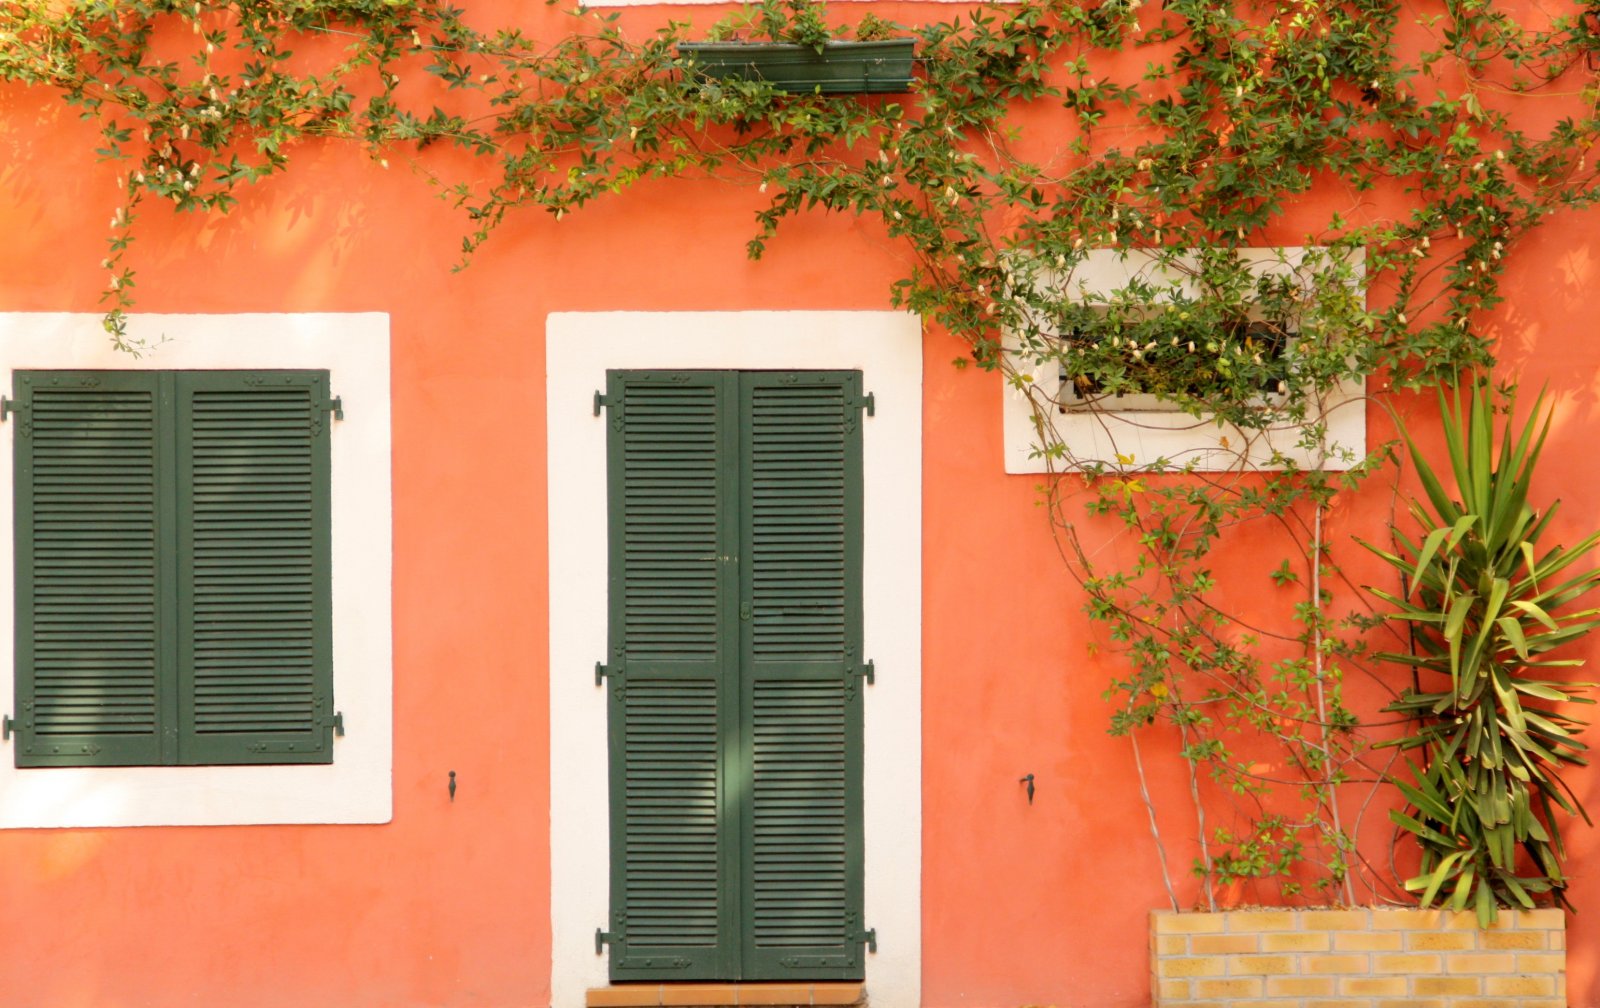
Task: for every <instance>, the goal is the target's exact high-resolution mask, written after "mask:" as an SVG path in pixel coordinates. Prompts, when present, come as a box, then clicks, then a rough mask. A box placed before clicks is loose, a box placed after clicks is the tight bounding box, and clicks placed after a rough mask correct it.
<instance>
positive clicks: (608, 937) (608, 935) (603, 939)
mask: <svg viewBox="0 0 1600 1008" xmlns="http://www.w3.org/2000/svg"><path fill="white" fill-rule="evenodd" d="M619 941H622V930H621V929H620V928H619V929H618V930H616V931H603V930H601V929H600V928H595V929H594V954H595V955H599V954H600V953H601V952H604V951H605V947H606V946H607V945H615V944H616V943H617V942H619Z"/></svg>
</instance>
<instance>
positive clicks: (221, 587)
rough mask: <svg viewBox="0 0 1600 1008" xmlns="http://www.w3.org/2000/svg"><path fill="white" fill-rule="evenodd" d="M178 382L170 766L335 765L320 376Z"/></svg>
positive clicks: (324, 384)
mask: <svg viewBox="0 0 1600 1008" xmlns="http://www.w3.org/2000/svg"><path fill="white" fill-rule="evenodd" d="M173 380H174V385H175V395H174V407H173V428H174V434H175V436H174V442H175V448H176V450H175V453H174V454H175V457H176V460H177V465H176V474H175V479H174V487H173V493H174V499H175V501H176V514H177V523H176V524H177V529H178V545H177V548H176V550H175V557H176V572H175V578H174V585H175V592H174V597H175V603H176V604H175V606H174V612H175V614H176V616H177V619H178V632H177V639H178V648H179V650H178V655H177V661H176V674H175V687H176V695H177V697H178V711H177V721H176V725H177V734H178V738H179V757H178V762H179V763H181V764H184V765H198V766H215V765H228V764H293V763H331V762H333V710H334V708H333V658H332V655H333V630H332V610H333V602H332V536H331V513H330V499H329V498H330V493H329V490H330V488H329V468H330V461H329V447H330V441H329V430H328V426H329V425H328V422H327V410H328V402H329V392H328V388H329V382H328V372H327V371H276V370H274V371H185V372H177V373H176V374H174V375H173ZM230 484H232V485H231V487H230ZM290 617H294V618H292V619H291V618H290Z"/></svg>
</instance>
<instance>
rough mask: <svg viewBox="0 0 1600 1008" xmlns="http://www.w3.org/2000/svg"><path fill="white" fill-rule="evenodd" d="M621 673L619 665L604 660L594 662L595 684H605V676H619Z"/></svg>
mask: <svg viewBox="0 0 1600 1008" xmlns="http://www.w3.org/2000/svg"><path fill="white" fill-rule="evenodd" d="M621 674H622V666H621V665H607V664H606V663H605V662H595V663H594V684H595V685H596V686H603V685H605V679H606V676H620V675H621Z"/></svg>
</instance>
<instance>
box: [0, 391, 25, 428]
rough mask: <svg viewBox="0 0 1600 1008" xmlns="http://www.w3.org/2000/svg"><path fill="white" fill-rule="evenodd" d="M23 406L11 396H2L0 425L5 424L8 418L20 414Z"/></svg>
mask: <svg viewBox="0 0 1600 1008" xmlns="http://www.w3.org/2000/svg"><path fill="white" fill-rule="evenodd" d="M21 409H22V406H21V405H20V404H19V403H18V402H17V401H16V400H15V399H13V398H11V397H10V396H0V423H5V420H6V417H8V416H10V415H11V414H13V413H17V412H20V411H21Z"/></svg>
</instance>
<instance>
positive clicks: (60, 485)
mask: <svg viewBox="0 0 1600 1008" xmlns="http://www.w3.org/2000/svg"><path fill="white" fill-rule="evenodd" d="M13 377H14V380H15V392H16V398H17V406H18V418H17V420H16V430H15V433H14V438H15V440H14V453H13V494H14V505H13V506H14V513H13V536H14V549H15V558H16V560H15V564H16V570H15V592H16V598H15V619H16V631H15V645H14V646H15V648H16V654H15V668H16V704H17V711H18V715H19V716H18V718H17V722H16V726H17V739H16V743H15V744H16V765H17V766H19V767H50V766H147V765H155V764H160V763H161V762H162V761H163V755H164V754H163V742H164V741H166V742H167V744H168V745H169V746H170V741H171V740H170V739H164V737H163V735H162V732H161V727H162V726H163V725H164V724H165V722H164V720H163V716H162V715H163V711H162V704H163V702H164V700H165V697H166V693H165V691H164V690H163V689H162V688H161V685H160V676H161V668H162V667H163V665H164V657H165V654H166V653H167V652H168V650H169V649H170V648H171V646H172V641H171V638H170V634H169V633H168V632H167V630H168V628H165V627H163V626H162V624H161V621H160V614H161V611H162V609H163V608H164V607H162V606H161V604H160V590H161V589H160V585H161V569H160V565H161V561H162V558H161V550H160V544H159V541H158V538H157V536H158V534H159V533H158V529H160V528H162V527H164V526H165V525H167V524H169V523H167V522H163V521H162V520H161V515H160V512H159V508H160V503H159V493H158V486H159V481H160V476H161V474H162V472H163V470H164V469H165V468H166V467H167V466H169V465H170V459H169V458H168V454H167V452H166V451H165V447H164V445H163V444H162V442H161V439H160V437H159V433H158V429H159V422H158V415H159V409H160V403H159V387H158V386H159V383H158V379H157V376H156V375H154V374H151V373H143V372H98V371H18V372H15V374H14V376H13ZM140 401H143V402H144V403H145V405H144V406H143V407H140V406H139V405H138V403H139V402H140ZM140 414H143V416H142V417H140V416H139V415H140ZM111 421H115V422H114V423H112V422H111ZM96 424H99V425H100V426H99V427H98V428H96V427H95V426H94V425H96ZM140 428H142V430H140ZM96 433H98V434H100V435H101V436H100V437H95V436H94V435H95V434H96ZM141 434H142V435H143V436H142V438H141V436H140V435H141ZM140 440H143V441H144V442H145V444H144V446H143V448H142V451H141V449H140V446H139V445H138V442H139V441H140ZM96 443H98V447H97V446H96ZM97 452H98V457H96V453H97ZM141 456H142V457H141ZM74 458H76V459H77V460H78V461H77V462H76V463H74V462H72V461H70V460H71V459H74ZM74 464H76V465H78V466H79V467H81V468H84V469H87V470H90V471H89V472H87V473H85V474H83V475H80V476H79V477H77V478H76V479H74V478H73V476H72V475H71V474H70V472H69V471H67V470H68V467H70V466H72V465H74ZM52 468H54V469H55V470H58V471H57V472H56V473H54V474H52V473H51V472H50V470H51V469H52ZM84 480H93V481H94V482H93V485H94V488H95V490H97V491H99V492H101V493H104V494H107V495H109V496H111V497H113V498H121V499H122V500H120V501H118V502H117V503H116V504H115V510H112V509H111V508H112V507H113V505H112V504H111V503H110V502H108V503H105V504H95V503H93V501H92V499H90V498H82V499H76V500H74V499H71V498H72V497H73V494H71V493H69V492H68V488H69V487H72V486H74V485H75V484H76V485H77V486H80V487H83V486H87V485H89V484H86V483H84V482H83V481H84ZM141 486H142V487H144V488H145V489H144V490H143V491H142V492H141V490H140V487H141ZM52 487H54V488H55V497H56V498H57V499H54V500H52V499H50V498H51V495H52V494H51V490H52ZM85 492H87V491H85ZM140 497H144V500H143V501H140V500H139V498H140ZM141 507H142V508H143V511H144V515H145V518H144V521H145V523H146V525H147V531H144V532H140V531H138V530H137V529H136V528H133V527H132V526H135V525H137V524H138V523H139V521H140V518H139V513H138V512H139V509H140V508H141ZM96 509H104V510H102V511H101V513H100V515H94V514H93V512H94V511H95V510H96ZM104 516H114V517H104ZM45 523H49V524H52V525H54V526H55V529H46V528H45V527H44V525H45ZM95 524H99V525H101V526H104V528H103V529H102V531H101V532H100V533H99V538H98V542H99V545H100V547H101V554H100V556H101V559H100V563H99V565H98V566H97V567H93V568H89V567H87V565H88V564H90V563H93V561H94V559H95V558H94V557H92V556H91V557H81V556H80V557H76V558H75V557H70V556H62V555H59V554H60V551H59V549H58V550H56V552H57V554H58V555H56V556H51V555H50V554H51V550H50V549H49V547H48V545H47V544H48V543H49V542H50V541H52V540H54V541H57V542H60V541H62V537H73V538H76V539H77V540H78V541H88V542H95V541H97V540H96V538H95V533H94V532H93V531H92V526H94V525H95ZM117 525H123V526H128V527H125V528H123V529H121V530H117V529H116V528H115V526H117ZM141 540H142V543H143V552H144V559H143V563H142V565H141V563H140V558H139V556H138V553H139V552H140V550H141ZM116 554H121V555H120V556H118V555H116ZM141 567H142V569H141ZM73 569H78V570H84V569H93V570H94V573H95V576H94V580H93V583H90V584H85V583H83V582H84V575H81V574H72V573H70V571H71V570H73ZM112 571H116V573H112ZM113 588H114V589H115V593H113V592H112V589H113ZM47 597H50V598H59V599H62V600H63V601H62V602H59V603H52V602H48V601H46V598H47ZM117 599H125V600H126V601H125V602H119V601H116V600H117ZM140 599H143V600H144V601H143V603H142V605H143V608H144V612H143V614H142V615H143V619H142V620H141V619H139V615H140V614H139V613H137V612H135V611H134V610H137V609H138V608H139V607H140V605H141V603H140V601H139V600H140ZM52 605H54V606H58V607H60V608H62V609H63V610H71V611H73V612H75V613H76V614H77V617H76V618H75V620H74V624H75V626H76V627H79V628H81V627H83V626H84V625H85V624H92V623H94V622H97V621H98V622H105V621H112V622H116V623H117V636H119V637H121V638H122V639H121V640H119V641H117V642H115V643H112V642H111V641H109V640H106V639H104V637H102V639H101V640H99V641H96V640H95V639H94V635H93V634H92V633H89V634H86V635H84V636H81V637H80V638H79V640H78V641H71V640H64V639H62V640H59V641H56V642H53V641H51V640H50V639H49V637H48V635H49V634H51V633H58V635H59V634H61V633H65V631H59V632H57V631H49V630H45V629H44V626H48V625H49V622H48V621H49V613H48V612H47V610H48V609H49V607H51V606H52ZM118 608H121V609H124V610H127V611H126V612H124V613H123V614H122V616H123V618H124V619H126V622H122V621H121V620H119V619H118V618H117V616H116V614H115V611H116V610H117V609H118ZM41 624H42V625H41ZM106 634H109V631H102V635H106ZM141 636H142V638H143V641H144V643H145V648H144V650H145V654H144V655H142V656H141V655H140V653H139V650H140V649H139V648H138V647H137V646H134V647H130V646H129V644H130V643H133V642H135V641H137V640H138V639H139V638H140V637H141ZM97 644H98V645H99V647H96V645H97ZM51 651H54V652H55V653H56V654H57V655H58V656H59V657H57V658H55V659H51V658H48V657H46V655H47V654H49V653H50V652H51ZM108 651H109V652H110V654H107V653H106V652H108ZM50 664H55V665H56V668H55V671H54V675H53V676H52V675H47V674H46V668H44V667H42V666H47V665H50ZM52 680H54V681H52ZM73 680H76V682H74V681H73ZM130 690H141V691H142V692H144V693H145V694H146V695H147V697H148V699H147V700H145V701H131V702H130V699H128V698H127V693H128V691H130ZM119 691H120V692H121V694H122V695H123V696H124V699H122V700H121V701H120V702H119V701H118V700H117V699H116V698H117V695H118V692H119ZM135 705H137V708H139V709H142V710H143V712H144V713H133V712H132V708H134V707H135ZM96 706H98V707H100V708H101V709H102V711H101V724H100V726H99V727H98V728H97V727H94V726H87V730H83V731H77V732H67V731H50V730H49V728H48V725H49V722H50V721H51V720H52V717H51V709H52V707H53V708H55V709H56V711H57V712H60V711H61V710H62V709H63V707H72V708H73V709H74V710H76V711H77V712H78V713H76V714H75V715H72V716H71V717H72V718H73V719H74V720H78V721H79V722H80V723H82V722H84V721H92V720H94V714H93V712H92V711H91V710H90V709H89V708H91V707H96ZM119 708H120V709H121V710H123V711H126V712H127V713H121V714H119V713H116V711H117V710H118V709H119ZM146 718H147V720H148V724H147V726H146V727H145V729H144V730H142V731H134V732H128V731H126V729H128V728H137V727H138V725H137V724H129V723H126V722H138V721H140V720H141V719H146ZM55 720H56V721H57V723H58V724H59V723H60V721H61V720H63V718H61V717H60V716H59V714H58V716H57V717H56V718H55ZM118 720H121V721H123V722H125V723H123V724H121V725H118V724H117V723H116V722H117V721H118ZM118 728H121V729H123V730H115V729H118Z"/></svg>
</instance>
